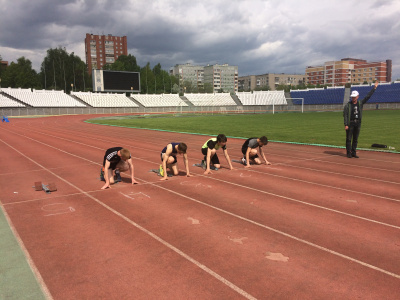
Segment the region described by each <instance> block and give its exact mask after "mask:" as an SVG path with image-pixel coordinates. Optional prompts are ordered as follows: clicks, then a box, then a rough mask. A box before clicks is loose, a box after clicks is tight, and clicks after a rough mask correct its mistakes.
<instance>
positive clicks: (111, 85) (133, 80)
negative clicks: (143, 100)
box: [103, 70, 140, 92]
mask: <svg viewBox="0 0 400 300" xmlns="http://www.w3.org/2000/svg"><path fill="white" fill-rule="evenodd" d="M103 84H104V91H115V92H116V91H119V92H131V91H132V92H140V73H139V72H121V71H106V70H103Z"/></svg>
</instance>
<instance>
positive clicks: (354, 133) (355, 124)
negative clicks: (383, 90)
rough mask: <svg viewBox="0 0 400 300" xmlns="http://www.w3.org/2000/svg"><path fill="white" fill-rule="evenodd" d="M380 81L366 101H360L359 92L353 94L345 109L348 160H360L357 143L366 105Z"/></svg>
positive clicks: (376, 84)
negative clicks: (353, 158)
mask: <svg viewBox="0 0 400 300" xmlns="http://www.w3.org/2000/svg"><path fill="white" fill-rule="evenodd" d="M378 83H379V82H378V81H375V85H374V87H373V88H372V90H371V91H370V92H369V93H368V94H367V96H365V98H364V99H362V100H361V101H358V97H359V94H358V92H357V91H353V92H352V93H351V96H350V97H351V100H350V101H349V102H348V103H346V105H345V106H344V109H343V118H344V129H345V130H346V151H347V157H348V158H352V157H355V158H358V156H357V143H358V135H359V134H360V130H361V118H362V110H363V106H364V104H365V103H366V102H367V101H368V100H369V98H371V96H372V94H373V93H374V92H375V90H376V88H377V87H378Z"/></svg>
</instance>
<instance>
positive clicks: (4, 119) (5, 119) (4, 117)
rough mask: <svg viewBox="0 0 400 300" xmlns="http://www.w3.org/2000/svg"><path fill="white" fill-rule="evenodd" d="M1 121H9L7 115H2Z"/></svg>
mask: <svg viewBox="0 0 400 300" xmlns="http://www.w3.org/2000/svg"><path fill="white" fill-rule="evenodd" d="M1 121H2V122H6V123H9V122H10V121H9V120H8V117H7V116H3V119H1Z"/></svg>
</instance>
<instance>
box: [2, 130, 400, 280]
mask: <svg viewBox="0 0 400 300" xmlns="http://www.w3.org/2000/svg"><path fill="white" fill-rule="evenodd" d="M26 138H29V137H26ZM29 139H30V138H29ZM2 142H3V143H5V142H4V141H2ZM5 144H6V145H8V144H7V143H5ZM42 144H44V143H42ZM44 145H46V144H44ZM8 146H9V147H11V148H12V149H14V150H15V151H17V152H18V153H20V154H21V155H23V154H22V153H21V152H20V151H18V150H16V149H15V148H13V147H12V146H10V145H8ZM47 146H48V147H51V148H55V147H53V146H51V145H47ZM55 149H57V148H55ZM58 150H59V151H62V152H64V153H67V154H70V155H73V156H76V155H74V154H71V153H68V152H66V151H63V150H61V149H58ZM77 157H79V156H77ZM27 158H28V159H30V158H29V157H27ZM79 158H81V157H79ZM30 160H31V159H30ZM32 161H33V160H32ZM35 163H36V162H35ZM36 164H38V165H39V163H36ZM40 166H41V165H40ZM42 167H43V166H42ZM43 168H44V167H43ZM44 169H45V168H44ZM48 172H50V173H51V174H53V175H54V176H56V177H58V178H60V179H61V180H63V181H65V182H67V183H68V184H70V185H72V186H74V187H75V188H76V189H78V190H79V191H81V192H82V193H84V194H86V192H85V191H83V190H81V189H80V188H78V187H76V186H75V185H73V184H71V183H70V182H68V181H67V180H64V179H63V178H61V177H60V176H58V175H57V174H55V173H53V172H52V171H50V170H48ZM200 176H202V177H205V178H210V179H212V180H217V181H221V182H225V183H228V184H231V185H236V186H240V187H243V188H247V189H251V190H255V191H258V192H261V193H265V194H270V195H275V194H272V193H268V192H265V191H261V190H258V189H254V188H249V187H246V186H242V185H239V184H235V183H231V182H228V181H224V180H221V179H216V178H211V177H207V176H204V175H200ZM143 181H145V180H143ZM153 185H154V186H155V187H158V188H160V189H163V190H167V191H169V192H171V193H174V194H177V195H179V196H181V197H184V198H186V199H189V200H191V201H194V202H196V203H199V204H202V205H205V206H208V207H211V208H213V209H215V210H218V211H221V212H223V213H226V214H228V215H231V216H234V217H236V218H238V219H241V220H244V221H246V222H249V223H252V224H255V225H257V226H260V227H262V228H265V229H268V230H271V231H273V232H276V233H278V234H281V235H283V236H286V237H288V238H291V239H294V240H296V241H299V242H301V243H304V244H307V245H309V246H312V247H315V248H317V249H319V250H322V251H325V252H328V253H330V254H333V255H336V256H339V257H341V258H344V259H347V260H350V261H352V262H356V263H358V264H360V265H362V266H365V267H368V268H370V269H373V270H376V271H379V272H382V273H384V274H386V275H389V276H392V277H395V278H398V279H400V275H398V274H395V273H392V272H389V271H387V270H384V269H381V268H379V267H376V266H374V265H371V264H368V263H365V262H363V261H360V260H357V259H355V258H352V257H350V256H347V255H344V254H341V253H339V252H336V251H334V250H330V249H328V248H325V247H323V246H320V245H317V244H314V243H311V242H309V241H306V240H303V239H301V238H298V237H295V236H293V235H290V234H288V233H286V232H283V231H280V230H277V229H275V228H272V227H269V226H266V225H264V224H261V223H258V222H255V221H253V220H250V219H247V218H244V217H242V216H239V215H236V214H234V213H231V212H228V211H225V210H223V209H221V208H218V207H215V206H212V205H209V204H207V203H204V202H202V201H199V200H196V199H194V198H191V197H189V196H186V195H183V194H181V193H178V192H175V191H173V190H170V189H167V188H165V187H162V186H160V185H156V184H153ZM87 196H88V197H90V198H92V199H93V200H95V201H96V202H98V203H99V204H101V205H104V206H105V207H108V206H107V205H106V204H104V203H102V202H101V201H99V200H97V199H96V198H95V197H93V196H91V195H90V194H87ZM275 196H277V197H280V198H284V199H289V200H292V199H291V198H287V197H284V196H281V195H275ZM293 200H294V201H298V200H295V199H293ZM298 202H302V201H298ZM304 204H306V205H311V206H316V207H319V206H318V205H313V204H310V203H306V202H304ZM320 208H322V209H326V210H330V211H333V212H338V213H340V214H344V215H347V216H351V217H355V218H359V219H362V220H365V221H369V222H373V223H377V224H381V225H385V226H389V227H394V228H399V227H398V226H394V225H390V224H386V223H382V222H378V221H375V220H370V219H367V218H362V217H359V216H354V215H351V214H347V213H343V212H340V211H336V210H331V209H328V208H325V207H320ZM110 209H111V210H112V208H110ZM112 211H113V210H112ZM113 212H114V211H113ZM115 213H116V214H118V215H120V213H119V212H117V211H115ZM121 216H122V215H121ZM124 218H125V217H124ZM126 219H127V218H126ZM127 220H129V219H127ZM134 224H136V223H134ZM132 225H133V224H132ZM136 225H137V226H139V227H140V225H138V224H136ZM136 225H135V226H136ZM139 227H138V228H139ZM140 228H141V227H140ZM143 229H144V228H143ZM144 230H146V229H144ZM171 246H172V245H171ZM172 247H173V246H172Z"/></svg>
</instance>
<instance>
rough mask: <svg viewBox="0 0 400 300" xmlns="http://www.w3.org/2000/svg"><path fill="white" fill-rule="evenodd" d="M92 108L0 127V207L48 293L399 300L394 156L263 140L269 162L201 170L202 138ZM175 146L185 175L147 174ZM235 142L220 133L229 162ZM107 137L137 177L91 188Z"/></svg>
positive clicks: (399, 201) (398, 176)
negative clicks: (106, 120)
mask: <svg viewBox="0 0 400 300" xmlns="http://www.w3.org/2000/svg"><path fill="white" fill-rule="evenodd" d="M90 117H92V116H58V117H46V118H36V119H12V120H11V122H10V123H7V124H2V126H1V130H0V144H1V147H0V156H1V162H2V168H1V171H0V184H1V195H0V197H1V198H0V200H1V205H2V208H3V210H4V212H5V213H6V215H7V216H8V218H9V220H10V222H11V224H10V225H11V227H12V228H13V229H14V230H15V232H17V233H18V235H19V238H20V241H21V243H22V245H21V246H23V248H24V249H25V250H26V255H27V256H28V257H29V258H30V264H31V266H32V268H33V269H34V270H35V272H36V276H37V278H38V280H39V282H40V283H41V285H42V288H43V290H44V291H45V292H46V294H47V297H48V298H49V299H398V295H400V155H397V154H390V153H379V152H368V151H359V155H360V159H347V158H346V157H345V156H344V150H343V149H335V148H323V147H312V146H301V145H290V144H279V143H270V144H268V146H267V147H266V148H265V150H264V151H265V152H266V155H267V158H268V160H269V161H270V162H272V165H271V166H265V165H263V166H253V167H252V168H250V169H244V168H243V166H241V165H240V164H238V163H233V165H234V167H235V168H236V169H235V170H232V171H229V170H228V169H226V168H222V169H220V170H219V171H217V172H213V174H212V175H207V176H204V175H203V170H202V169H200V168H197V167H192V164H193V163H198V162H199V161H200V160H201V157H202V155H201V153H200V148H201V146H202V145H203V143H204V142H205V140H206V139H207V137H205V136H196V135H188V134H178V133H167V132H157V131H149V130H138V129H128V128H118V127H108V126H100V125H92V124H87V123H84V122H83V121H84V120H85V119H88V118H90ZM93 117H95V116H93ZM225 134H227V135H229V132H228V130H227V131H226V132H225ZM271 138H272V137H271ZM361 138H362V136H361ZM172 141H183V142H186V143H187V144H188V147H189V152H188V157H189V163H190V165H191V167H190V170H191V173H192V174H193V175H194V176H193V177H189V178H188V177H185V176H184V174H183V173H182V174H181V176H178V177H173V178H171V179H170V180H168V181H165V182H163V181H160V180H159V179H160V177H158V176H156V175H155V174H154V173H149V170H150V169H154V168H157V167H158V166H159V164H160V158H159V157H160V154H159V153H160V151H161V149H162V148H163V147H164V146H165V145H166V144H168V143H169V142H172ZM242 143H243V140H239V139H228V151H229V154H230V156H231V159H239V157H240V148H241V144H242ZM113 146H124V147H126V148H128V149H130V150H131V152H132V157H133V162H134V166H135V177H136V179H137V180H138V181H139V182H140V184H138V185H134V186H132V185H131V184H130V183H129V181H130V180H128V178H129V177H128V176H127V175H124V174H123V176H125V177H124V178H123V180H124V182H122V183H119V184H117V185H114V186H113V187H112V188H111V189H108V190H100V188H101V186H102V185H103V183H102V182H100V181H99V180H98V174H99V170H100V163H101V162H102V158H103V155H104V151H105V150H106V149H107V148H109V147H113ZM218 154H219V157H220V160H221V162H222V165H223V166H227V164H226V161H225V158H224V157H223V155H222V153H218ZM178 163H180V164H182V158H181V157H178ZM180 169H181V170H182V169H184V168H183V165H181V166H180ZM35 181H42V182H43V183H48V182H55V183H56V184H57V187H58V191H57V192H53V193H51V194H50V195H49V194H45V193H44V192H36V191H34V189H33V188H32V186H33V183H34V182H35Z"/></svg>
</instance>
